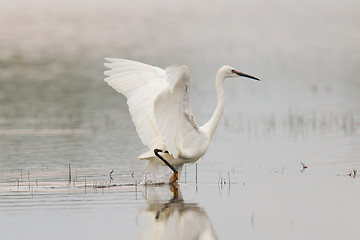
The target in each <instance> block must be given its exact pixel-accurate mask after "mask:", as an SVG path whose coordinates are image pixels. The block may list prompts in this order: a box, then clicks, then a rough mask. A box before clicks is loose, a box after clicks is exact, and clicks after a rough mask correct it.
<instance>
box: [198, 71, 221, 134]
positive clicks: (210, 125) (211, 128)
mask: <svg viewBox="0 0 360 240" xmlns="http://www.w3.org/2000/svg"><path fill="white" fill-rule="evenodd" d="M224 80H225V76H224V74H223V73H222V72H221V71H219V72H218V73H217V74H216V80H215V88H216V94H217V97H218V104H217V106H216V109H215V111H214V113H213V115H212V116H211V118H210V120H209V121H208V122H207V123H205V124H204V125H203V126H202V127H201V128H202V129H203V131H204V132H205V133H206V134H207V135H209V137H210V138H212V136H213V135H214V132H215V129H216V127H217V125H218V123H219V121H220V118H221V116H222V114H223V112H224V107H225V96H224V89H223V83H224Z"/></svg>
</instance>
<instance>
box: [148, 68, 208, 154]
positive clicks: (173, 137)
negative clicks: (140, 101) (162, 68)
mask: <svg viewBox="0 0 360 240" xmlns="http://www.w3.org/2000/svg"><path fill="white" fill-rule="evenodd" d="M166 75H167V80H168V82H169V87H168V88H165V89H164V90H163V91H162V92H161V93H160V94H159V96H158V97H157V98H156V99H155V103H154V116H155V120H156V123H157V127H158V129H159V130H160V132H161V136H162V138H163V140H164V143H165V145H166V147H167V149H168V151H169V152H170V154H171V155H172V156H173V157H174V158H177V157H179V156H180V157H181V158H193V157H194V156H193V155H194V153H195V152H197V151H196V149H195V148H196V147H200V146H201V145H203V144H202V143H203V142H205V139H204V136H202V135H201V134H200V133H199V131H198V128H197V124H196V123H195V122H194V121H193V122H194V123H195V125H194V124H193V123H192V122H191V121H189V117H188V116H192V111H191V108H190V104H189V91H188V89H189V84H190V74H189V71H188V69H187V67H186V66H175V65H173V66H170V67H168V68H166ZM192 119H193V118H192ZM197 143H199V144H200V145H199V144H197Z"/></svg>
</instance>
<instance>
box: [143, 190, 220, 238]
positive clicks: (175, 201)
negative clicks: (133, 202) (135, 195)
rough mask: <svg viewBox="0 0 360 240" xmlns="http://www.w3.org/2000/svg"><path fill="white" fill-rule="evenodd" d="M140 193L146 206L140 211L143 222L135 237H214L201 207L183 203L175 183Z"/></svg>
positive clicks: (207, 218) (213, 232)
mask: <svg viewBox="0 0 360 240" xmlns="http://www.w3.org/2000/svg"><path fill="white" fill-rule="evenodd" d="M167 186H170V191H169V190H168V189H167ZM144 195H145V198H146V200H147V208H146V209H141V210H140V215H141V216H142V219H143V220H144V222H143V223H142V227H141V230H140V233H139V237H138V239H141V240H143V239H156V240H158V239H159V240H160V239H161V240H166V239H171V240H180V239H181V240H185V239H186V240H193V239H194V240H195V239H218V238H217V236H216V234H215V231H214V229H213V227H212V224H211V222H210V219H209V217H208V216H207V214H206V212H205V211H204V209H202V208H200V207H199V206H198V204H197V203H187V202H185V201H184V200H183V197H182V194H181V192H180V189H178V188H177V186H175V185H172V184H170V185H162V186H151V187H147V188H146V190H145V193H144Z"/></svg>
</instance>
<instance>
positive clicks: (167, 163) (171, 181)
mask: <svg viewBox="0 0 360 240" xmlns="http://www.w3.org/2000/svg"><path fill="white" fill-rule="evenodd" d="M159 152H163V151H162V150H161V149H157V148H156V149H154V153H155V155H156V156H157V157H158V158H160V160H161V161H163V162H164V163H165V164H166V165H167V166H168V167H169V168H170V169H171V170H173V172H174V174H173V175H172V176H171V178H170V183H171V184H174V183H175V182H176V181H177V180H178V176H179V174H178V171H177V170H176V168H174V167H173V165H171V164H170V163H169V162H168V161H166V160H165V158H163V157H162V156H161V155H160V154H159ZM165 153H169V152H168V151H165Z"/></svg>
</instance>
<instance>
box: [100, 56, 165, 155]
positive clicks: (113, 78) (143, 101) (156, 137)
mask: <svg viewBox="0 0 360 240" xmlns="http://www.w3.org/2000/svg"><path fill="white" fill-rule="evenodd" d="M106 60H107V61H110V62H111V63H105V66H106V67H108V68H110V69H111V70H108V71H105V75H107V76H109V77H107V78H105V82H107V83H108V84H109V86H111V87H112V88H114V89H115V90H116V91H118V92H119V93H121V94H123V95H124V96H125V97H126V98H127V104H128V106H129V112H130V115H131V118H132V121H133V122H134V124H135V127H136V131H137V133H138V135H139V137H140V139H141V141H142V143H143V144H144V145H147V146H148V147H149V149H151V148H155V147H157V145H160V146H161V144H162V140H161V136H160V133H159V131H158V129H157V126H156V122H155V118H154V113H153V112H154V100H155V98H156V97H157V95H158V94H159V93H160V92H161V91H162V90H163V89H164V88H166V87H167V86H168V83H167V81H166V73H165V71H164V70H163V69H161V68H158V67H152V66H150V65H147V64H144V63H140V62H136V61H131V60H125V59H117V58H106ZM160 146H159V147H160Z"/></svg>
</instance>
